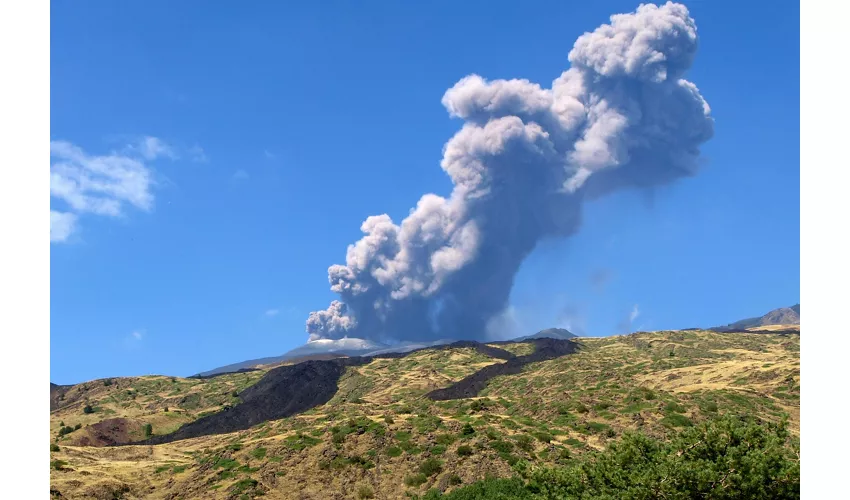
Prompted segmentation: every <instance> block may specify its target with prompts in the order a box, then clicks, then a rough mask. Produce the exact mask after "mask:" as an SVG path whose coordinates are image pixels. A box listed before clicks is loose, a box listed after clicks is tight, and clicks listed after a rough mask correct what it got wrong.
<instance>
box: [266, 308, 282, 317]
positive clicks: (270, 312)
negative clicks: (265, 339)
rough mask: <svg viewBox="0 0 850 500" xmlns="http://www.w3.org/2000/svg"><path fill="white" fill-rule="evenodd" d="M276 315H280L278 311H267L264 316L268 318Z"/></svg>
mask: <svg viewBox="0 0 850 500" xmlns="http://www.w3.org/2000/svg"><path fill="white" fill-rule="evenodd" d="M278 314H280V309H269V310H268V311H266V316H269V317H271V316H277V315H278Z"/></svg>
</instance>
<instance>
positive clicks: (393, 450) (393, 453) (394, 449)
mask: <svg viewBox="0 0 850 500" xmlns="http://www.w3.org/2000/svg"><path fill="white" fill-rule="evenodd" d="M401 454H402V451H401V448H399V447H398V446H390V447H389V448H387V455H388V456H390V457H399V456H401Z"/></svg>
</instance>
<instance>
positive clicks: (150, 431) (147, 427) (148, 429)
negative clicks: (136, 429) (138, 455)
mask: <svg viewBox="0 0 850 500" xmlns="http://www.w3.org/2000/svg"><path fill="white" fill-rule="evenodd" d="M142 430H143V432H144V433H145V437H146V438H149V437H151V436H152V435H153V426H152V425H151V424H145V426H144V427H143V428H142Z"/></svg>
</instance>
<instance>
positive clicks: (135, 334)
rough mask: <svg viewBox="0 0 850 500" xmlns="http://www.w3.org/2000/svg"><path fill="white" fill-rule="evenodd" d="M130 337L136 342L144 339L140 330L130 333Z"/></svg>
mask: <svg viewBox="0 0 850 500" xmlns="http://www.w3.org/2000/svg"><path fill="white" fill-rule="evenodd" d="M130 336H131V337H133V338H134V339H136V340H142V337H144V332H142V331H140V330H136V331H134V332H133V333H131V334H130Z"/></svg>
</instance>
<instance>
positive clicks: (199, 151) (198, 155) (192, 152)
mask: <svg viewBox="0 0 850 500" xmlns="http://www.w3.org/2000/svg"><path fill="white" fill-rule="evenodd" d="M189 159H190V160H192V161H193V162H195V163H207V162H209V161H210V159H209V157H207V153H206V151H204V148H202V147H201V146H198V145H197V144H195V145H194V146H192V147H191V148H189Z"/></svg>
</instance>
